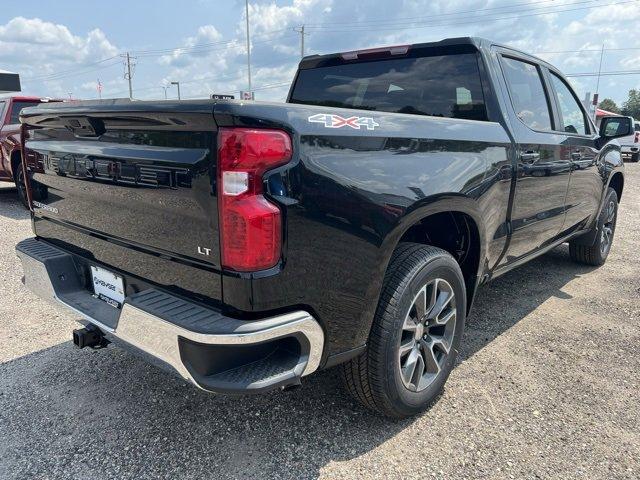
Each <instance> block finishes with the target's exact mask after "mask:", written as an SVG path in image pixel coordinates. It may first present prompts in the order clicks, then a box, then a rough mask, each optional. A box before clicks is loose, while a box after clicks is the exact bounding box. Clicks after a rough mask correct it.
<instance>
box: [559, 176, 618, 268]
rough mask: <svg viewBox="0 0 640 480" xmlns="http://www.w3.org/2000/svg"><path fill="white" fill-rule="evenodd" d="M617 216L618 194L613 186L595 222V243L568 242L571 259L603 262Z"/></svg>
mask: <svg viewBox="0 0 640 480" xmlns="http://www.w3.org/2000/svg"><path fill="white" fill-rule="evenodd" d="M617 218H618V194H617V193H616V191H615V190H614V189H613V188H611V187H609V189H608V190H607V196H606V197H605V200H604V206H603V207H602V212H600V216H599V217H598V222H597V224H596V228H597V233H596V240H595V243H594V244H593V245H590V246H587V245H580V244H579V243H578V241H575V242H569V255H571V259H572V260H574V261H576V262H578V263H585V264H587V265H602V264H604V262H605V261H606V260H607V257H608V256H609V252H610V251H611V245H612V243H613V235H614V233H615V231H616V220H617Z"/></svg>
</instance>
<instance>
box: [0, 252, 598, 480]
mask: <svg viewBox="0 0 640 480" xmlns="http://www.w3.org/2000/svg"><path fill="white" fill-rule="evenodd" d="M590 270H591V268H589V267H584V266H580V265H576V264H574V263H572V262H571V261H570V259H569V256H568V253H567V248H566V247H561V248H558V249H556V250H554V251H552V252H550V253H549V254H547V255H545V256H543V257H542V258H539V259H537V260H534V261H532V262H530V263H529V264H527V265H525V266H523V267H521V268H519V269H517V270H514V271H512V272H510V273H508V274H506V275H505V276H503V277H501V278H499V279H497V280H496V281H495V282H493V283H492V284H490V285H489V286H487V287H485V288H483V289H482V291H480V292H479V296H478V299H477V303H476V305H475V307H474V312H473V313H472V315H471V317H470V318H469V320H468V324H467V333H466V335H465V339H464V341H463V348H462V351H461V361H466V360H469V359H471V358H472V356H473V355H474V353H475V352H477V351H478V350H480V349H482V348H483V347H484V346H485V345H487V344H488V343H489V342H491V341H492V340H493V339H495V338H496V337H497V336H499V335H501V334H503V333H505V332H506V331H507V330H508V329H509V328H511V327H512V326H513V325H515V324H516V323H517V322H518V321H520V320H521V319H523V318H524V317H525V316H527V314H528V313H530V312H531V311H532V310H534V309H535V308H536V307H538V306H539V305H540V304H541V303H543V302H544V301H545V300H547V299H549V298H551V297H559V298H568V297H567V296H566V294H564V293H563V292H562V288H563V287H564V285H566V284H567V283H568V282H569V281H571V280H572V279H574V278H575V277H577V276H580V275H583V274H585V273H587V272H589V271H590ZM523 292H524V293H526V294H525V295H522V294H519V295H518V297H517V298H518V301H514V294H515V293H523ZM413 422H415V419H408V420H403V421H390V420H386V419H384V418H381V417H378V416H376V415H374V414H371V413H369V412H368V411H365V410H364V409H362V408H361V407H360V406H359V405H357V404H355V403H354V402H353V401H352V400H351V398H350V397H349V396H348V395H347V394H346V393H345V391H344V390H343V389H342V387H341V384H340V380H339V378H338V374H337V371H336V370H335V369H334V370H330V371H327V372H322V373H319V374H317V375H313V376H312V377H310V378H308V379H306V381H304V384H303V386H302V387H301V388H298V389H296V390H293V391H290V392H277V393H271V394H267V395H264V396H255V397H253V396H242V397H226V396H212V395H209V394H207V393H204V392H201V391H199V390H197V389H195V388H193V387H191V386H189V385H186V384H184V383H183V382H181V381H180V380H177V379H174V378H173V377H171V376H168V375H167V374H166V373H164V372H163V371H161V370H158V369H156V368H155V367H152V366H150V365H148V364H147V363H145V362H144V361H143V360H141V359H138V358H137V357H135V356H132V355H131V354H129V353H126V352H124V351H122V350H119V349H117V348H109V349H106V350H101V351H86V350H83V351H79V350H77V349H74V347H73V346H72V345H71V342H65V343H63V344H60V345H57V346H55V347H52V348H49V349H47V350H42V351H39V352H36V353H33V354H30V355H27V356H24V357H21V358H18V359H16V360H13V361H10V362H7V363H4V364H2V365H0V425H1V426H0V435H2V436H3V439H4V442H6V444H7V445H11V448H9V449H7V448H5V449H3V448H1V447H0V452H1V453H3V459H2V460H0V467H2V464H3V463H4V464H5V470H7V469H8V471H9V472H10V473H12V474H15V476H16V477H19V478H30V477H40V476H49V475H52V476H53V477H55V478H63V477H70V478H84V477H85V475H86V476H87V478H89V477H88V476H93V475H96V474H97V476H98V477H112V476H117V477H119V478H125V477H126V478H146V477H160V478H163V477H164V478H167V477H174V476H175V474H173V475H172V474H170V473H167V472H179V473H180V477H181V478H296V479H298V478H315V477H317V476H318V475H319V474H320V472H321V470H322V468H323V467H324V466H325V465H327V464H329V463H331V462H340V461H344V460H349V459H352V458H356V457H358V456H361V455H363V454H366V453H367V452H369V451H371V450H372V449H374V448H376V447H378V446H379V445H381V444H382V443H383V442H385V441H386V440H388V439H390V438H392V437H394V436H395V435H396V434H398V433H399V432H401V431H402V430H403V429H405V428H407V427H410V426H411V424H412V423H413ZM45 445H46V451H45V450H44V448H45V447H44V446H45ZM3 450H4V452H3ZM52 452H55V455H53V454H52ZM22 455H29V456H30V457H31V462H30V464H31V466H30V467H28V469H26V467H24V465H25V463H24V462H21V461H20V456H22ZM0 470H2V468H0ZM55 472H58V474H56V473H55ZM373 476H375V474H374V475H373Z"/></svg>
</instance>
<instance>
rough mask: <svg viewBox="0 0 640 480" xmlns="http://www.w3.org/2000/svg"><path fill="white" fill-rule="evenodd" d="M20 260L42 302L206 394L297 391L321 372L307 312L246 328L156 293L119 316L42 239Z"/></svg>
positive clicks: (135, 297)
mask: <svg viewBox="0 0 640 480" xmlns="http://www.w3.org/2000/svg"><path fill="white" fill-rule="evenodd" d="M16 253H17V255H18V257H19V258H20V260H21V261H22V266H23V269H24V284H25V286H26V287H27V288H29V289H30V290H31V291H33V292H34V293H35V294H36V295H38V296H40V297H41V298H44V299H46V300H49V301H53V302H57V303H59V304H62V305H64V306H66V307H67V308H69V309H71V310H72V311H73V312H75V313H77V314H79V315H80V316H82V318H83V319H84V320H85V321H87V322H89V323H90V324H92V325H94V326H96V327H98V328H99V329H100V330H101V331H102V332H103V333H104V334H106V335H107V337H114V338H115V339H119V340H122V341H123V342H124V343H125V344H127V345H129V346H131V347H134V349H135V350H141V351H142V352H144V353H146V354H148V355H151V356H152V357H153V358H154V359H155V360H159V361H160V362H161V363H163V364H165V365H168V366H170V367H171V368H172V369H173V370H174V371H175V372H176V373H177V374H178V375H180V376H181V377H183V378H185V379H187V380H188V381H190V382H192V383H194V384H195V385H197V386H198V387H200V388H202V389H204V390H208V391H211V392H219V393H250V392H263V391H266V390H271V389H274V388H278V387H287V386H291V385H297V384H299V383H300V378H301V377H302V376H305V375H308V374H310V373H312V372H314V371H315V370H317V368H318V366H319V365H320V360H321V357H322V349H323V347H324V333H323V330H322V328H321V326H320V324H319V323H318V322H317V321H316V320H315V319H314V318H313V317H312V316H311V315H310V314H309V313H308V312H305V311H295V312H291V313H287V314H283V315H278V316H274V317H270V318H265V319H262V320H255V321H244V320H238V319H235V318H231V317H227V316H225V315H223V314H222V313H221V312H219V311H217V310H214V309H212V308H208V307H204V306H202V305H199V304H196V303H193V302H190V301H188V300H185V299H182V298H179V297H176V296H174V295H171V294H169V293H167V292H164V291H162V290H159V289H155V288H150V289H147V290H144V291H142V292H138V293H134V294H132V295H129V296H127V297H126V298H125V300H124V304H123V306H122V309H117V308H114V307H112V306H111V305H108V304H107V303H106V302H103V301H102V300H100V299H98V298H96V297H95V296H94V295H93V292H92V291H90V290H88V289H87V288H86V287H85V285H84V284H83V283H82V280H81V278H82V277H81V275H80V274H79V272H78V269H79V268H82V267H80V266H77V264H76V262H74V256H73V255H72V254H69V253H67V252H65V251H63V250H61V249H59V248H57V247H55V246H53V245H51V244H49V243H47V242H45V241H43V240H40V239H36V238H29V239H27V240H23V241H22V242H20V243H19V244H18V245H17V246H16Z"/></svg>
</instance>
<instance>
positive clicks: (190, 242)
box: [23, 101, 221, 300]
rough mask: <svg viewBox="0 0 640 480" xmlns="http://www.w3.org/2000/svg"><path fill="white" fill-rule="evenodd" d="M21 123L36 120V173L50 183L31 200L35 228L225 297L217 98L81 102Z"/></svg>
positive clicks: (156, 276) (145, 273)
mask: <svg viewBox="0 0 640 480" xmlns="http://www.w3.org/2000/svg"><path fill="white" fill-rule="evenodd" d="M190 107H191V108H190ZM23 122H24V123H26V124H27V125H28V126H29V127H39V128H34V129H32V130H30V138H29V139H28V140H27V142H26V146H27V147H28V148H30V149H32V150H34V151H36V152H37V153H38V154H39V164H40V166H41V168H38V169H37V171H35V172H34V173H33V180H35V181H36V182H39V183H41V184H43V185H45V186H46V192H47V193H46V195H44V196H43V197H42V198H40V199H36V201H34V229H35V233H36V234H37V235H38V236H40V237H42V238H44V239H46V240H49V241H51V242H53V243H56V244H57V245H59V246H60V247H62V248H68V249H70V250H76V251H77V250H78V249H82V253H81V254H82V255H83V256H85V257H89V258H93V259H95V260H97V261H98V262H100V263H105V264H107V265H108V266H111V267H113V268H114V269H116V270H119V271H123V272H127V273H130V274H132V275H137V276H140V277H142V278H144V279H146V280H148V281H151V282H155V283H158V284H162V285H165V286H167V287H175V288H176V289H178V290H186V291H187V292H189V293H197V294H201V295H203V296H205V297H207V298H210V299H214V300H219V299H220V298H221V291H220V290H221V289H220V284H221V281H220V271H219V266H220V262H219V247H218V241H219V240H218V211H217V206H216V193H215V154H214V152H215V138H216V135H215V134H216V127H215V123H214V120H213V115H212V105H208V106H207V105H206V104H204V105H203V103H202V102H199V103H198V104H193V105H190V104H189V102H181V103H179V104H178V103H173V102H139V103H138V102H126V103H124V104H120V103H119V102H118V101H115V102H91V103H88V102H87V103H84V102H83V103H81V104H76V105H73V104H71V105H67V106H63V107H54V108H43V109H39V110H38V111H37V114H34V115H31V116H30V115H29V114H28V113H27V115H26V116H24V117H23ZM185 270H186V271H185Z"/></svg>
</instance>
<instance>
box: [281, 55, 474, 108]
mask: <svg viewBox="0 0 640 480" xmlns="http://www.w3.org/2000/svg"><path fill="white" fill-rule="evenodd" d="M290 101H291V103H304V104H307V105H324V106H328V107H341V108H357V109H363V110H377V111H382V112H395V113H411V114H416V115H432V116H436V117H452V118H465V119H471V120H487V114H486V108H485V104H484V97H483V94H482V84H481V81H480V71H479V68H478V59H477V56H476V54H475V53H465V54H456V55H441V56H434V57H421V58H399V59H390V60H376V61H369V62H359V63H348V64H344V65H335V66H330V67H318V68H312V69H308V70H300V72H299V73H298V78H297V80H296V83H295V86H294V89H293V92H292V94H291V99H290Z"/></svg>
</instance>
